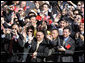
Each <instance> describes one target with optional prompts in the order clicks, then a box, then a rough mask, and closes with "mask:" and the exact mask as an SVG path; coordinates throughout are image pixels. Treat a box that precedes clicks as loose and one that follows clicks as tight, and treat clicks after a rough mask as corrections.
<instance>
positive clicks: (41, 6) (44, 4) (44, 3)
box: [41, 3, 50, 8]
mask: <svg viewBox="0 0 85 63" xmlns="http://www.w3.org/2000/svg"><path fill="white" fill-rule="evenodd" d="M44 5H47V6H48V8H50V5H49V4H47V3H44V4H42V5H41V7H43V6H44Z"/></svg>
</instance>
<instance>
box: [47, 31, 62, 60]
mask: <svg viewBox="0 0 85 63" xmlns="http://www.w3.org/2000/svg"><path fill="white" fill-rule="evenodd" d="M47 38H48V39H49V40H48V43H49V45H48V48H49V54H48V57H47V58H46V61H47V62H58V61H59V60H58V59H57V58H58V54H54V53H58V51H57V49H58V47H59V46H61V45H60V38H59V32H58V30H57V29H53V30H52V31H51V35H47Z"/></svg>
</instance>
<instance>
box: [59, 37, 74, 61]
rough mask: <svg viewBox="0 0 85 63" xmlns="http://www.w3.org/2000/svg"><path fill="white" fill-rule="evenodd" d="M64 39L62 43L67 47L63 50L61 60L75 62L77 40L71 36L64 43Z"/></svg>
mask: <svg viewBox="0 0 85 63" xmlns="http://www.w3.org/2000/svg"><path fill="white" fill-rule="evenodd" d="M63 43H64V40H62V41H61V45H62V46H63V47H64V48H65V49H66V51H65V52H61V53H60V54H61V55H60V60H61V61H62V62H73V57H72V55H73V54H74V50H75V41H74V40H73V39H72V38H71V37H69V38H68V39H67V41H66V42H65V43H64V44H63Z"/></svg>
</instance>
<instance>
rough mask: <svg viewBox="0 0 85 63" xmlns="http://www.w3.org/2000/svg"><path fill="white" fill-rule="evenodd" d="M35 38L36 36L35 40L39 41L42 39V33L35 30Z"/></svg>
mask: <svg viewBox="0 0 85 63" xmlns="http://www.w3.org/2000/svg"><path fill="white" fill-rule="evenodd" d="M36 38H37V41H41V40H43V39H44V34H43V33H42V32H37V34H36Z"/></svg>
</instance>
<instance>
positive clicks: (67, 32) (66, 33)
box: [63, 29, 70, 37]
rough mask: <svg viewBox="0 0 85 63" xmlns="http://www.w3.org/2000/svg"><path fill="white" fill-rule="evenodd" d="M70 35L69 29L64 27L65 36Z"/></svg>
mask: <svg viewBox="0 0 85 63" xmlns="http://www.w3.org/2000/svg"><path fill="white" fill-rule="evenodd" d="M69 35H70V31H69V29H64V31H63V36H64V37H68V36H69Z"/></svg>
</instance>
